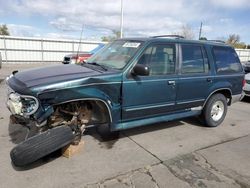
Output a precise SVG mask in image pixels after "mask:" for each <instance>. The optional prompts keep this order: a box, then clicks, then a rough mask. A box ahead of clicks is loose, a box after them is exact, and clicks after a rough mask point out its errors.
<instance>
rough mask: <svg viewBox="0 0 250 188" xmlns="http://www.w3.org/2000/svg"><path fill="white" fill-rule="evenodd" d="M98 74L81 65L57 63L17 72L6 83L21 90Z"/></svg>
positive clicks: (16, 89)
mask: <svg viewBox="0 0 250 188" xmlns="http://www.w3.org/2000/svg"><path fill="white" fill-rule="evenodd" d="M100 74H101V72H98V71H95V70H93V69H90V68H87V67H84V66H81V65H75V64H69V65H57V66H48V67H44V68H38V69H32V70H28V71H22V72H18V73H16V74H15V75H14V76H12V77H11V78H10V79H9V80H8V83H9V85H10V87H11V88H12V89H14V90H15V91H20V90H21V91H23V90H24V89H25V90H29V89H30V88H33V87H36V86H43V85H49V84H54V83H60V82H64V81H70V80H76V79H81V78H85V77H92V76H97V75H100ZM27 92H28V91H25V92H22V93H27Z"/></svg>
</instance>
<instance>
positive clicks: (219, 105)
mask: <svg viewBox="0 0 250 188" xmlns="http://www.w3.org/2000/svg"><path fill="white" fill-rule="evenodd" d="M226 114H227V99H226V97H225V96H224V95H222V94H220V93H219V94H215V95H212V96H211V97H210V99H209V100H208V102H207V104H206V105H205V107H204V109H203V114H202V115H203V119H204V123H205V125H206V126H208V127H217V126H218V125H220V124H221V123H222V122H223V120H224V119H225V116H226Z"/></svg>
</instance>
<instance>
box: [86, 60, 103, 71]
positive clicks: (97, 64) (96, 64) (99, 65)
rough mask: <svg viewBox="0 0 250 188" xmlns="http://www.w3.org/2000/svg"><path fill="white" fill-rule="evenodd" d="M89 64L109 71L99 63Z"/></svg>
mask: <svg viewBox="0 0 250 188" xmlns="http://www.w3.org/2000/svg"><path fill="white" fill-rule="evenodd" d="M87 64H90V65H95V66H98V67H101V68H102V69H103V70H105V71H107V70H108V69H107V68H106V67H105V66H104V65H101V64H99V63H97V62H92V63H87Z"/></svg>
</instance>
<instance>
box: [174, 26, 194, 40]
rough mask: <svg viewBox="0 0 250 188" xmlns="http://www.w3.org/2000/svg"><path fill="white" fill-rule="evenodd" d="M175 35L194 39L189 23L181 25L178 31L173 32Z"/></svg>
mask: <svg viewBox="0 0 250 188" xmlns="http://www.w3.org/2000/svg"><path fill="white" fill-rule="evenodd" d="M175 34H177V35H181V36H183V37H184V38H185V39H194V36H195V35H194V31H193V29H192V27H191V26H189V25H182V27H181V29H180V31H179V32H177V33H175Z"/></svg>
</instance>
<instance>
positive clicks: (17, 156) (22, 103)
mask: <svg viewBox="0 0 250 188" xmlns="http://www.w3.org/2000/svg"><path fill="white" fill-rule="evenodd" d="M8 91H9V92H8V98H7V103H6V104H7V107H8V109H9V110H10V112H11V113H12V115H11V119H12V121H15V122H16V123H18V124H21V125H23V126H25V127H26V128H28V130H34V129H36V134H35V135H33V136H28V135H27V136H26V140H24V141H23V142H21V143H20V144H18V145H17V146H16V147H14V148H13V149H12V151H11V153H10V156H11V159H12V162H13V164H14V165H15V166H25V165H27V164H30V163H32V162H34V161H36V160H38V159H40V158H42V157H44V156H46V155H48V154H49V153H52V152H54V151H56V150H58V149H60V148H62V147H64V146H66V145H69V144H75V145H77V144H78V143H79V142H80V140H81V137H82V134H83V132H84V130H85V128H86V127H88V126H91V125H90V123H95V120H97V119H98V121H99V123H101V122H106V121H107V118H106V116H105V109H104V108H103V105H102V104H101V102H100V101H72V102H66V103H62V104H58V105H52V106H51V107H50V108H52V109H51V110H49V111H50V112H49V114H50V115H49V116H48V118H47V119H46V120H45V121H43V122H41V123H40V122H39V121H38V120H37V119H36V115H37V113H39V111H41V109H40V108H43V107H41V106H42V105H41V104H40V101H39V99H37V98H36V97H34V96H29V95H21V94H18V93H16V92H14V91H13V90H12V89H11V88H9V89H8ZM97 107H98V109H100V110H102V108H103V111H102V112H101V113H100V111H96V110H97ZM93 108H95V110H93ZM100 115H104V117H100ZM98 116H99V117H98ZM100 120H101V121H100ZM28 134H29V131H28ZM33 134H34V133H33Z"/></svg>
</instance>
